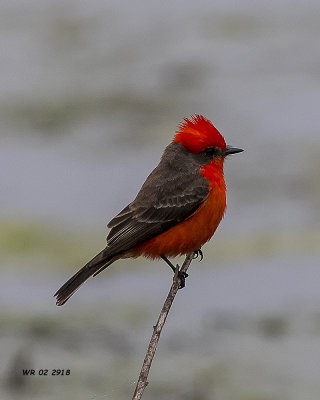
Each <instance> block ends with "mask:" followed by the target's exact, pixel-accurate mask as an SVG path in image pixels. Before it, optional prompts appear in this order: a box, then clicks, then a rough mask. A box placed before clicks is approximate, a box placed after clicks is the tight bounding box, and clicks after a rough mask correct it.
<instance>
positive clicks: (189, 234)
mask: <svg viewBox="0 0 320 400" xmlns="http://www.w3.org/2000/svg"><path fill="white" fill-rule="evenodd" d="M242 151H243V149H240V148H236V147H231V146H228V145H226V142H225V139H224V137H223V136H222V135H221V133H220V132H219V131H218V130H217V128H216V127H215V126H214V125H213V123H212V122H211V121H210V120H209V119H207V118H206V117H204V116H203V115H200V114H194V115H191V116H190V117H189V118H184V120H183V121H182V122H181V123H180V124H179V125H178V128H177V130H176V132H175V135H174V137H173V140H172V142H171V143H170V144H169V145H168V146H167V147H166V148H165V150H164V152H163V154H162V157H161V159H160V162H159V164H158V166H157V167H156V168H155V169H154V170H153V171H152V172H151V173H150V175H149V176H148V177H147V179H146V181H145V182H144V184H143V185H142V187H141V189H140V191H139V192H138V194H137V196H136V197H135V199H134V200H133V201H132V202H131V203H130V204H128V205H127V206H126V207H125V208H124V209H123V210H122V211H121V212H120V213H119V214H117V215H116V216H115V217H114V218H113V219H111V221H110V222H109V223H108V225H107V227H108V228H110V231H109V234H108V235H107V245H106V247H105V248H104V249H103V250H102V251H101V252H100V253H99V254H97V255H96V256H95V257H94V258H93V259H92V260H91V261H89V262H88V263H87V264H86V265H85V266H84V267H82V268H81V269H80V270H79V271H78V272H77V273H75V274H74V275H73V276H72V277H71V278H70V279H69V280H68V281H67V282H66V283H65V284H64V285H63V286H61V288H60V289H59V290H58V291H57V292H56V293H55V295H54V296H55V297H56V304H57V305H58V306H61V305H63V304H64V303H65V302H66V301H67V300H68V299H69V298H70V297H71V296H72V295H73V294H74V293H75V292H76V291H77V290H78V289H79V287H80V286H81V285H82V284H83V283H84V282H85V281H86V280H87V279H89V278H90V277H92V276H96V275H98V274H99V273H100V272H102V271H103V270H104V269H105V268H107V267H108V266H109V265H111V264H112V263H114V262H115V261H117V260H119V259H122V258H130V257H132V258H136V257H138V256H144V257H147V258H150V259H162V260H164V261H165V262H166V263H167V264H168V265H169V266H170V267H171V268H172V269H173V270H174V271H175V267H174V266H173V264H172V262H171V261H170V260H169V258H171V257H176V256H180V255H185V254H189V253H192V252H193V253H194V255H195V257H196V256H199V255H200V256H201V258H202V257H203V253H202V250H201V247H202V246H203V244H205V243H206V242H208V241H209V239H210V238H211V237H212V236H213V234H214V233H215V231H216V229H217V227H218V225H219V223H220V221H221V220H222V218H223V216H224V214H225V210H226V184H225V180H224V172H223V164H224V160H225V158H226V157H227V156H229V155H231V154H235V153H240V152H242ZM182 278H183V277H182ZM183 286H184V281H183V282H182V284H181V287H183Z"/></svg>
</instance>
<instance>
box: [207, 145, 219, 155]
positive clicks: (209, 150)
mask: <svg viewBox="0 0 320 400" xmlns="http://www.w3.org/2000/svg"><path fill="white" fill-rule="evenodd" d="M204 152H205V153H206V155H207V156H208V157H214V156H218V155H219V154H220V150H219V149H218V148H217V147H208V148H207V149H205V151H204Z"/></svg>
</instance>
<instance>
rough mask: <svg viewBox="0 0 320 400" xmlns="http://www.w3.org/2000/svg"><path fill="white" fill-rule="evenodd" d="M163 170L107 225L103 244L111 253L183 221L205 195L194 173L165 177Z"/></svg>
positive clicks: (206, 187) (206, 186)
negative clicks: (105, 243)
mask: <svg viewBox="0 0 320 400" xmlns="http://www.w3.org/2000/svg"><path fill="white" fill-rule="evenodd" d="M165 171H166V170H165ZM165 171H163V168H161V164H160V165H159V166H158V167H157V168H156V169H155V170H154V171H153V172H152V173H151V174H150V175H149V177H148V178H147V180H146V182H145V184H144V185H143V186H142V188H141V190H140V192H139V193H138V195H137V197H136V199H135V200H134V201H133V202H132V203H130V204H129V205H128V206H127V207H125V208H124V209H123V210H122V211H121V212H120V213H119V214H118V215H117V216H116V217H114V218H113V219H112V220H111V221H110V222H109V224H108V227H109V228H111V230H110V232H109V234H108V237H107V245H108V248H109V249H110V251H111V252H112V254H117V253H120V252H123V251H127V250H129V249H131V248H133V247H135V246H139V245H140V244H142V243H143V242H145V241H146V240H149V239H151V238H153V237H154V236H156V235H159V234H160V233H162V232H165V231H166V230H168V229H169V228H171V227H172V226H174V225H176V224H177V223H179V222H181V221H184V220H185V219H187V218H188V217H190V216H191V215H192V214H194V213H195V212H196V211H197V209H198V208H199V207H200V205H201V204H202V203H203V201H204V200H205V199H206V197H207V196H208V193H209V184H208V181H207V180H206V179H205V178H204V177H202V176H201V175H200V174H199V171H198V170H197V171H193V172H194V173H193V174H191V176H190V173H187V172H186V171H176V170H173V171H170V172H171V173H170V175H169V176H168V174H167V173H166V172H165Z"/></svg>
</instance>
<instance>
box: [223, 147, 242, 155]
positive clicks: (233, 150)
mask: <svg viewBox="0 0 320 400" xmlns="http://www.w3.org/2000/svg"><path fill="white" fill-rule="evenodd" d="M242 151H243V150H242V149H237V148H236V147H231V146H227V149H226V151H225V155H226V156H228V155H229V154H235V153H241V152H242Z"/></svg>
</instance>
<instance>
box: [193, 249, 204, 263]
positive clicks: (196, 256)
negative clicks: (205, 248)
mask: <svg viewBox="0 0 320 400" xmlns="http://www.w3.org/2000/svg"><path fill="white" fill-rule="evenodd" d="M199 256H200V260H199V262H200V261H202V260H203V253H202V250H201V249H198V250H195V251H194V252H193V259H196V258H198V257H199Z"/></svg>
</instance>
